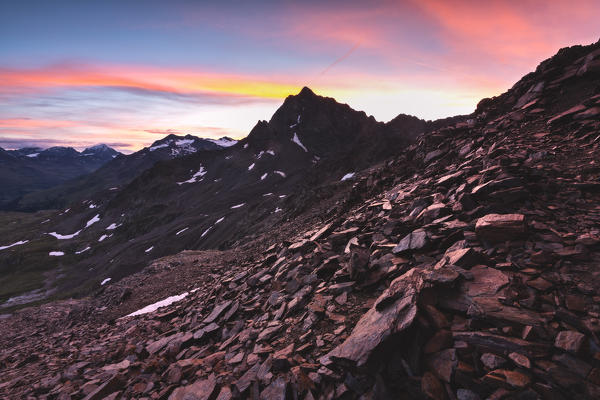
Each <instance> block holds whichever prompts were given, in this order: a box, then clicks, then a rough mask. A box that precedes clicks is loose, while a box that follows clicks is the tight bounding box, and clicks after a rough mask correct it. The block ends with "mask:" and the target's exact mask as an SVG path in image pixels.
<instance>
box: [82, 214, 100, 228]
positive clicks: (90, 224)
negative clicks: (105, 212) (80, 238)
mask: <svg viewBox="0 0 600 400" xmlns="http://www.w3.org/2000/svg"><path fill="white" fill-rule="evenodd" d="M98 221H100V214H96V215H95V216H94V217H93V218H92V219H90V220H89V221H88V222H87V223H86V224H85V227H86V228H89V227H90V226H92V225H93V224H95V223H96V222H98Z"/></svg>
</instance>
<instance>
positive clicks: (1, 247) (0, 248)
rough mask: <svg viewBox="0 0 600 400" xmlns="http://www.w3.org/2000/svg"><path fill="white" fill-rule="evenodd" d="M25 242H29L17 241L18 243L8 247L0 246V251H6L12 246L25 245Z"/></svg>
mask: <svg viewBox="0 0 600 400" xmlns="http://www.w3.org/2000/svg"><path fill="white" fill-rule="evenodd" d="M27 242H29V240H19V241H18V242H15V243H13V244H9V245H8V246H0V250H4V249H8V248H10V247H13V246H20V245H22V244H25V243H27Z"/></svg>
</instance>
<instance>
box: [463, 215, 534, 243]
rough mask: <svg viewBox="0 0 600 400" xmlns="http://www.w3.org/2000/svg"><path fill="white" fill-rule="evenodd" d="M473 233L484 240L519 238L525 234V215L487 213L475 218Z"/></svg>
mask: <svg viewBox="0 0 600 400" xmlns="http://www.w3.org/2000/svg"><path fill="white" fill-rule="evenodd" d="M475 233H476V234H477V237H478V238H479V239H480V240H483V241H486V242H491V243H495V242H503V241H506V240H515V239H520V238H521V237H523V236H524V235H525V216H524V215H522V214H488V215H486V216H484V217H481V218H479V219H478V220H477V223H476V224H475Z"/></svg>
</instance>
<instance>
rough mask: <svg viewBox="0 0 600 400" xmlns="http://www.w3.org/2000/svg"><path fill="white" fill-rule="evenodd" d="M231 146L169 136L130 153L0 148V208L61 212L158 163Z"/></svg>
mask: <svg viewBox="0 0 600 400" xmlns="http://www.w3.org/2000/svg"><path fill="white" fill-rule="evenodd" d="M235 143H237V141H236V140H234V139H230V138H228V137H224V138H221V139H200V138H198V137H195V136H192V135H186V136H177V135H168V136H166V137H165V138H163V139H161V140H158V141H156V142H154V143H153V144H152V145H151V146H150V147H146V148H144V149H142V150H140V151H138V152H136V153H133V154H130V155H124V154H122V153H119V152H118V151H116V150H114V149H112V148H110V147H109V146H107V145H105V144H100V145H97V146H93V147H89V148H87V149H85V150H84V151H82V152H78V151H77V150H75V149H73V148H72V147H51V148H49V149H46V150H42V149H39V148H34V147H29V148H23V149H19V150H3V149H1V148H0V186H1V187H2V188H3V190H2V192H1V194H0V210H18V211H37V210H41V209H53V208H60V207H63V206H64V205H65V204H68V203H69V202H71V201H75V200H79V199H81V198H83V197H82V196H85V195H87V194H89V193H94V192H97V191H100V190H104V189H109V188H112V187H115V186H121V185H123V184H124V183H127V182H129V181H130V180H131V179H133V178H134V177H135V176H137V175H139V174H140V173H141V172H143V171H144V170H146V169H147V168H150V167H151V166H153V165H154V164H155V163H156V162H157V161H164V160H169V159H173V158H176V157H182V156H185V155H188V154H192V153H195V152H197V151H204V150H217V149H220V148H224V147H227V146H231V145H233V144H235ZM90 173H94V174H91V175H90Z"/></svg>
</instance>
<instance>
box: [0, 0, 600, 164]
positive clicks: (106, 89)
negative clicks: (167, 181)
mask: <svg viewBox="0 0 600 400" xmlns="http://www.w3.org/2000/svg"><path fill="white" fill-rule="evenodd" d="M598 21H600V1H598V0H570V1H560V0H556V1H555V0H553V1H547V0H544V1H538V0H519V1H510V0H505V1H498V0H488V1H471V0H452V1H451V0H406V1H353V0H345V1H335V0H330V1H326V2H323V1H312V0H304V1H296V2H291V1H285V0H282V1H227V0H221V1H218V2H217V1H214V2H205V1H177V0H170V1H153V0H146V1H142V0H119V1H113V0H103V1H93V0H89V1H76V0H73V1H61V0H54V1H47V0H42V1H30V0H19V1H10V0H0V147H3V148H19V147H25V146H39V147H50V146H57V145H66V146H73V147H75V148H78V149H83V148H85V147H87V146H90V145H94V144H97V143H106V144H108V145H111V146H113V147H115V148H117V149H118V150H120V151H123V152H125V153H130V152H132V151H136V150H139V149H141V148H142V147H144V146H147V145H149V144H150V143H152V142H153V141H155V140H158V139H160V138H162V137H163V136H165V135H167V134H169V133H176V134H188V133H189V134H193V135H197V136H201V137H209V138H219V137H222V136H230V137H233V138H238V139H239V138H242V137H244V136H246V135H247V134H248V133H249V132H250V130H251V129H252V127H253V126H254V125H255V124H256V122H257V121H258V120H269V119H270V117H271V115H272V114H273V113H274V111H275V110H276V109H277V108H278V107H279V106H280V105H281V103H282V102H283V100H284V99H285V97H286V96H288V95H291V94H296V93H298V92H299V91H300V89H301V88H302V87H303V86H309V87H310V88H311V89H313V91H315V92H316V93H317V94H320V95H324V96H329V97H334V98H336V99H337V100H338V101H340V102H343V103H348V104H349V105H350V106H351V107H353V108H354V109H357V110H364V111H365V112H366V113H367V114H369V115H373V116H374V117H375V118H376V119H378V120H380V121H389V120H390V119H392V118H394V117H395V116H396V115H398V114H400V113H405V114H412V115H416V116H418V117H420V118H424V119H436V118H443V117H447V116H452V115H457V114H468V113H471V112H472V111H473V110H474V109H475V107H476V105H477V103H478V102H479V100H481V99H482V98H485V97H491V96H495V95H498V94H500V93H502V92H504V91H506V90H507V89H509V88H510V87H511V86H512V85H513V84H514V83H515V82H517V81H518V80H519V78H520V77H522V76H523V75H525V74H527V73H528V72H531V71H533V70H534V69H535V67H536V66H537V65H538V64H539V63H540V62H541V61H543V60H544V59H546V58H548V57H551V56H552V55H554V54H555V53H556V52H557V51H558V49H559V48H561V47H565V46H571V45H575V44H590V43H593V42H596V41H597V40H598V39H599V38H600V25H599V24H598Z"/></svg>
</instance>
